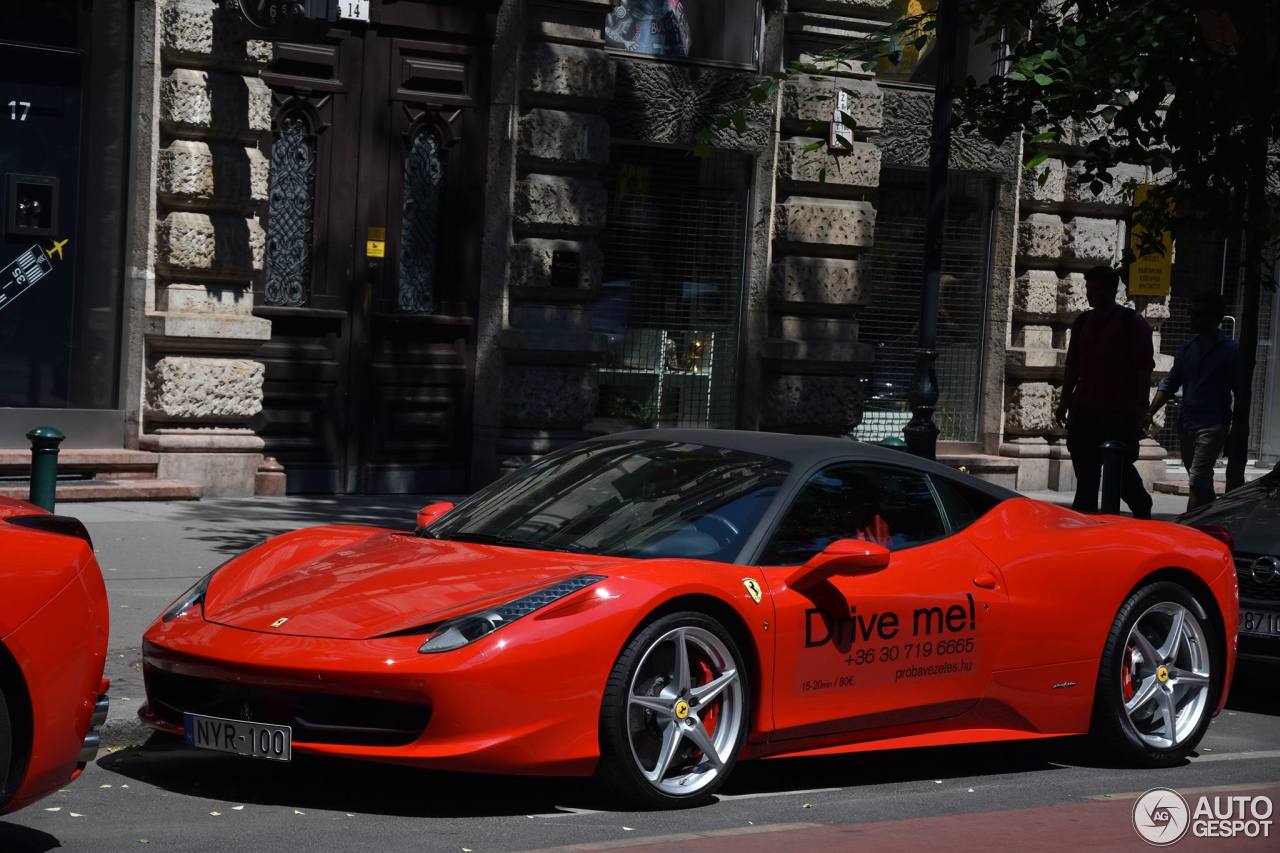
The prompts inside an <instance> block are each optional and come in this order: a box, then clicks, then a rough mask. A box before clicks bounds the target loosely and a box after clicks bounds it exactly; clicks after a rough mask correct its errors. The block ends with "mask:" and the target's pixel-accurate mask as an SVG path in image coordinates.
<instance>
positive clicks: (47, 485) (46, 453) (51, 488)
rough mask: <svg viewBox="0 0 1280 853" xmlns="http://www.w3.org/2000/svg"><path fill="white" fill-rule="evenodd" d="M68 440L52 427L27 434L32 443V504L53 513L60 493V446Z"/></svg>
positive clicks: (30, 494)
mask: <svg viewBox="0 0 1280 853" xmlns="http://www.w3.org/2000/svg"><path fill="white" fill-rule="evenodd" d="M64 438H66V436H65V435H63V434H62V433H61V432H60V431H59V430H57V429H56V428H54V427H50V426H42V427H36V428H35V429H33V430H32V431H31V432H29V433H27V440H28V441H30V442H31V491H30V493H29V497H30V500H31V503H33V504H35V505H36V506H39V507H44V508H45V509H47V510H48V511H49V512H53V502H54V499H55V498H56V496H57V493H58V445H59V444H62V440H63V439H64Z"/></svg>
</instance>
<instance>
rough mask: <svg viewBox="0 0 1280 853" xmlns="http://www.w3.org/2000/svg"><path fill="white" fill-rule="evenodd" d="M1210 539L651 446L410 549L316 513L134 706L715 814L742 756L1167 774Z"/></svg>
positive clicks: (154, 668)
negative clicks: (1040, 755) (993, 762)
mask: <svg viewBox="0 0 1280 853" xmlns="http://www.w3.org/2000/svg"><path fill="white" fill-rule="evenodd" d="M1237 607H1238V605H1237V592H1236V574H1235V571H1234V567H1233V565H1232V562H1231V556H1230V554H1229V553H1228V552H1227V549H1226V548H1225V547H1224V546H1223V545H1222V543H1220V542H1218V541H1216V540H1214V539H1213V538H1211V537H1209V536H1207V535H1205V534H1203V533H1199V532H1197V531H1195V530H1190V529H1187V528H1184V527H1180V526H1176V525H1173V524H1165V523H1160V522H1140V521H1131V520H1128V519H1122V518H1117V517H1090V516H1085V515H1080V514H1078V513H1075V512H1072V511H1070V510H1066V509H1060V508H1058V507H1054V506H1050V505H1048V504H1044V503H1038V502H1036V501H1033V500H1028V499H1026V498H1022V497H1019V496H1018V495H1017V494H1015V493H1013V492H1010V491H1007V490H1005V489H1001V488H999V487H996V486H993V485H991V484H988V483H985V482H982V481H980V480H976V479H973V478H970V477H967V476H964V475H962V474H959V473H957V472H956V471H954V470H952V469H950V468H947V467H945V466H942V465H938V464H934V463H931V462H926V461H922V460H920V459H917V458H915V457H912V456H909V455H906V454H904V453H900V452H897V451H893V450H887V449H884V448H879V447H874V446H868V445H864V444H859V443H856V442H853V441H847V440H840V439H829V438H816V437H797V436H787V435H770V434H763V433H746V432H727V431H709V430H703V431H699V430H689V431H673V430H662V431H645V432H634V433H626V434H622V435H614V436H611V437H607V438H601V439H597V440H593V441H588V442H585V443H582V444H579V445H576V446H574V447H571V448H568V449H565V450H562V451H559V452H557V453H554V454H552V455H550V456H548V457H546V458H544V459H542V460H541V461H539V462H536V463H534V464H532V465H529V466H528V467H526V468H524V469H521V470H520V471H517V472H515V473H513V474H511V475H510V476H508V477H507V478H505V479H503V480H501V481H500V482H498V483H495V484H494V485H492V486H489V487H488V488H485V489H483V490H482V491H480V492H478V493H477V494H475V495H473V496H472V497H470V498H468V499H467V500H466V501H464V502H462V503H460V504H459V505H458V506H457V507H452V506H450V505H448V504H436V505H432V506H430V507H427V508H425V509H424V510H423V512H422V513H420V515H419V529H418V530H417V532H416V533H408V532H394V531H389V530H384V529H378V528H373V527H339V526H333V527H319V528H314V529H309V530H300V531H296V532H293V533H288V534H285V535H283V536H279V537H276V538H274V539H271V540H269V541H267V542H265V543H263V544H262V545H259V546H258V547H256V548H254V549H253V550H251V551H248V552H247V553H245V554H243V555H241V556H239V557H236V558H235V559H232V560H231V561H229V562H227V563H226V564H224V565H223V566H222V567H220V568H219V569H217V570H216V571H214V572H213V573H211V574H210V575H208V576H207V577H205V578H203V579H202V580H201V581H200V582H199V583H197V584H196V585H195V586H194V587H192V588H191V589H190V590H189V591H188V592H187V593H185V594H184V595H182V597H181V598H179V599H178V600H177V601H175V602H174V603H173V604H172V605H171V606H170V607H169V608H168V609H167V610H166V611H165V612H164V614H163V615H162V616H161V617H160V618H159V619H158V620H157V621H156V622H155V623H154V624H153V625H152V626H151V627H150V628H149V629H148V631H147V634H146V637H145V642H144V649H143V657H144V667H145V676H146V683H147V705H146V707H145V708H143V709H142V711H141V715H142V718H143V720H145V721H146V722H147V723H149V724H150V725H151V726H153V727H155V728H157V729H160V730H163V731H167V732H171V733H174V734H180V735H183V736H184V737H185V738H186V741H187V742H188V743H189V744H191V745H192V746H195V747H201V748H205V749H213V750H223V751H226V752H232V753H238V754H240V755H245V756H251V757H256V758H260V759H267V760H282V761H287V760H289V759H290V757H291V756H292V755H293V754H294V753H295V752H298V753H303V752H305V753H313V754H327V755H341V756H347V757H354V758H364V759H370V760H377V761H392V762H403V763H410V764H416V765H420V766H423V767H433V768H443V769H456V770H467V771H483V772H493V773H517V774H563V775H587V774H591V773H596V774H598V775H599V777H600V778H601V779H603V780H604V781H605V782H607V783H608V784H609V785H611V786H612V787H613V788H614V789H616V790H617V791H619V792H621V793H622V794H623V795H624V796H625V797H627V798H628V799H629V800H630V801H632V802H633V803H637V804H643V805H648V806H656V807H663V806H672V805H681V804H690V803H695V802H699V801H702V800H705V799H707V798H708V797H710V796H711V795H712V794H713V793H714V792H715V791H716V789H717V788H719V787H720V786H721V785H722V784H723V783H724V781H725V779H726V777H727V776H728V775H729V773H730V772H731V771H732V769H733V767H734V763H735V762H736V761H737V760H738V759H740V758H748V759H750V758H765V757H777V756H794V755H818V754H832V753H843V752H855V751H862V750H872V749H885V748H897V747H911V746H930V745H939V744H956V743H973V742H979V741H1005V740H1026V739H1032V738H1046V737H1056V736H1061V735H1075V734H1082V733H1086V732H1088V733H1091V734H1092V735H1094V736H1095V737H1096V738H1097V739H1099V740H1100V741H1102V742H1104V743H1105V744H1106V745H1107V746H1108V748H1109V749H1111V750H1112V751H1113V753H1114V755H1116V756H1118V757H1123V758H1125V759H1127V760H1131V761H1133V762H1136V763H1139V764H1146V765H1167V764H1172V763H1175V762H1178V761H1181V760H1182V759H1183V758H1184V756H1186V755H1187V753H1188V752H1190V751H1191V750H1192V749H1193V748H1194V747H1195V746H1196V744H1197V743H1198V742H1199V740H1200V738H1201V737H1202V736H1203V735H1204V732H1205V729H1206V728H1207V727H1208V725H1209V721H1210V719H1211V718H1212V717H1213V715H1214V714H1215V713H1216V712H1217V711H1218V710H1219V709H1220V708H1221V707H1222V703H1223V701H1224V698H1225V695H1224V694H1225V685H1227V684H1228V683H1229V682H1230V678H1231V672H1232V668H1233V666H1234V663H1235V655H1236V648H1235V637H1236V627H1237V626H1236V622H1237Z"/></svg>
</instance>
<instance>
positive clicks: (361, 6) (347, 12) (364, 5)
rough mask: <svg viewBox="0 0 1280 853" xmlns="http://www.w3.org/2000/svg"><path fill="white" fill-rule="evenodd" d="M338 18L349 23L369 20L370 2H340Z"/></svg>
mask: <svg viewBox="0 0 1280 853" xmlns="http://www.w3.org/2000/svg"><path fill="white" fill-rule="evenodd" d="M338 17H339V18H345V19H346V20H349V21H367V20H369V0H338Z"/></svg>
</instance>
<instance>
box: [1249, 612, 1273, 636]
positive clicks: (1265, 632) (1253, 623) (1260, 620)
mask: <svg viewBox="0 0 1280 853" xmlns="http://www.w3.org/2000/svg"><path fill="white" fill-rule="evenodd" d="M1240 633H1241V634H1248V635H1249V636H1251V637H1278V638H1280V612H1269V611H1266V610H1241V611H1240Z"/></svg>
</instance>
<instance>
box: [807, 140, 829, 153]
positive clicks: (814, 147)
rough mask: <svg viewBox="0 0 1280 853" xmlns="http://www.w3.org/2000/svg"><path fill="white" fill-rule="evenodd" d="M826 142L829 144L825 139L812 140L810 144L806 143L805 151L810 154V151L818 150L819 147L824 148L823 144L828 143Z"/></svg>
mask: <svg viewBox="0 0 1280 853" xmlns="http://www.w3.org/2000/svg"><path fill="white" fill-rule="evenodd" d="M826 144H827V143H826V142H824V141H823V140H821V139H819V140H817V141H816V142H810V143H809V144H808V145H806V146H805V147H804V148H803V149H802V150H803V151H804V153H806V154H808V153H810V152H813V151H817V150H818V149H820V148H822V146H824V145H826Z"/></svg>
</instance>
